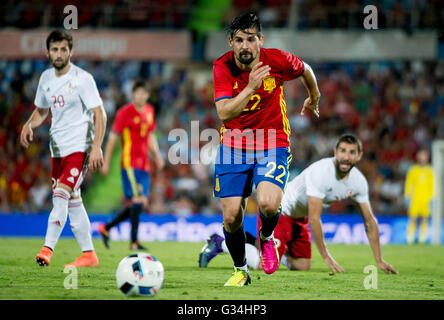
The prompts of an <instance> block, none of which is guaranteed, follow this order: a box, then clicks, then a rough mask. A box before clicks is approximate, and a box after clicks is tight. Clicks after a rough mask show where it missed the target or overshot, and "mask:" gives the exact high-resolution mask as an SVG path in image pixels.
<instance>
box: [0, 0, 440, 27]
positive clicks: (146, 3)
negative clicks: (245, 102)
mask: <svg viewBox="0 0 444 320" xmlns="http://www.w3.org/2000/svg"><path fill="white" fill-rule="evenodd" d="M297 2H298V10H299V14H297V16H296V17H295V20H292V19H291V17H290V12H294V11H293V10H290V7H291V0H261V1H259V0H212V1H208V0H156V1H153V0H100V1H99V0H88V1H87V6H85V2H84V1H81V0H72V1H69V4H71V5H74V6H76V7H79V8H81V10H79V25H81V26H83V27H92V28H116V27H118V28H170V29H171V28H173V29H183V28H188V27H193V26H198V25H199V24H195V23H194V22H195V20H196V19H197V20H198V19H200V18H203V19H205V18H208V20H206V21H205V26H204V27H208V24H211V25H212V26H215V27H219V28H220V27H221V26H222V25H225V23H226V22H228V21H231V19H232V18H233V17H234V16H235V15H237V14H238V13H239V12H240V11H242V10H247V9H252V10H256V11H257V12H259V13H260V18H261V21H262V23H263V27H265V28H268V27H274V28H280V27H289V24H291V23H294V25H293V26H292V27H295V28H298V29H308V28H310V29H313V28H321V29H322V28H328V29H331V28H349V29H350V28H361V26H362V21H363V16H364V14H363V12H362V8H363V7H364V6H365V5H376V6H377V7H378V8H381V9H382V10H380V12H379V13H378V24H379V27H380V28H400V29H404V30H407V31H412V30H418V29H430V28H433V29H436V28H438V29H441V30H442V29H443V27H444V25H443V21H444V17H443V14H444V13H443V9H444V4H443V2H442V1H440V0H430V1H426V0H379V1H370V0H300V1H297ZM65 5H66V3H63V2H62V1H58V0H45V1H43V0H29V1H15V0H7V1H2V3H1V4H0V27H17V28H24V29H27V28H37V27H48V28H51V27H57V26H59V25H60V22H61V20H63V17H64V16H63V8H64V7H65ZM221 9H222V10H221ZM292 21H294V22H292Z"/></svg>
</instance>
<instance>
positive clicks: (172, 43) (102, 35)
mask: <svg viewBox="0 0 444 320" xmlns="http://www.w3.org/2000/svg"><path fill="white" fill-rule="evenodd" d="M72 35H73V39H74V45H73V47H74V56H73V58H74V60H75V59H77V58H79V59H94V60H103V59H118V60H132V59H139V60H143V61H146V60H182V59H189V58H190V57H191V35H190V33H189V32H188V31H175V32H171V31H159V32H144V31H112V32H109V31H96V30H94V31H93V30H89V31H76V30H73V31H72ZM47 36H48V31H47V30H38V31H16V30H1V31H0V42H1V43H7V44H8V45H7V46H1V47H0V58H6V59H29V58H33V59H45V57H46V37H47Z"/></svg>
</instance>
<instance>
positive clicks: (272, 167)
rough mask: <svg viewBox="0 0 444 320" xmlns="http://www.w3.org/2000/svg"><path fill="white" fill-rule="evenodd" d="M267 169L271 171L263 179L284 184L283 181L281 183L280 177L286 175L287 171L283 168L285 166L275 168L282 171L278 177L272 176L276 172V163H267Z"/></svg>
mask: <svg viewBox="0 0 444 320" xmlns="http://www.w3.org/2000/svg"><path fill="white" fill-rule="evenodd" d="M269 167H271V169H270V170H268V171H267V173H266V174H265V177H267V178H271V179H275V180H276V181H278V182H279V183H281V184H285V183H284V181H282V177H284V176H285V174H286V173H287V169H286V168H285V166H283V165H282V164H280V165H278V166H277V170H282V172H281V173H280V174H279V175H273V174H274V172H275V171H276V162H269V163H267V168H269Z"/></svg>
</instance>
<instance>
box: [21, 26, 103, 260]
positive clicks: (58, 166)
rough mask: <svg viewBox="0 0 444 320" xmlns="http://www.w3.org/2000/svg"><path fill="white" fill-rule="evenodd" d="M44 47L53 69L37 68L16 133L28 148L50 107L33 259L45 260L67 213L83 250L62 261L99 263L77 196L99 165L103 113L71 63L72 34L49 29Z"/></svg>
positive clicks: (85, 77) (92, 88)
mask: <svg viewBox="0 0 444 320" xmlns="http://www.w3.org/2000/svg"><path fill="white" fill-rule="evenodd" d="M46 48H47V50H48V51H47V56H48V58H49V60H50V62H51V63H52V65H53V66H54V68H50V69H47V70H45V71H44V72H43V73H42V75H41V77H40V81H39V84H38V88H37V94H36V97H35V101H34V104H35V106H36V107H37V108H35V110H34V111H33V113H32V114H31V116H30V118H29V119H28V121H27V122H26V123H25V124H24V125H23V129H22V132H21V136H20V141H21V144H22V145H23V146H24V147H25V148H27V147H28V146H29V144H30V142H31V141H32V140H33V129H35V128H36V127H38V126H40V125H41V124H42V123H43V121H44V120H45V119H46V117H47V116H48V114H49V111H50V110H51V115H52V120H51V129H50V132H49V137H50V150H51V157H52V181H53V198H52V202H53V209H52V211H51V213H50V215H49V219H48V227H47V230H46V237H45V243H44V246H43V248H42V249H41V251H40V253H39V254H37V256H36V262H37V263H38V264H39V265H41V266H45V265H46V266H47V265H49V263H50V260H51V256H52V253H53V250H54V247H55V245H56V244H57V241H58V240H59V237H60V234H61V232H62V230H63V227H64V226H65V223H66V220H67V217H68V215H69V220H70V226H71V229H72V231H73V233H74V236H75V238H76V240H77V242H78V244H79V246H80V249H81V250H82V255H81V256H80V257H79V258H78V259H77V260H75V261H74V262H72V263H70V264H68V265H65V266H75V267H87V266H98V264H99V260H98V258H97V255H96V253H95V251H94V246H93V243H92V239H91V230H90V228H91V227H90V221H89V218H88V215H87V213H86V210H85V208H84V206H83V203H82V198H81V197H80V185H81V183H82V181H83V179H84V177H85V175H86V173H87V171H88V169H92V170H97V169H99V168H100V167H101V166H102V164H103V156H102V150H101V146H102V141H103V136H104V133H105V127H106V114H105V111H104V109H103V107H102V106H103V103H102V99H101V98H100V95H99V92H98V90H97V86H96V83H95V81H94V79H93V77H92V76H91V74H89V73H88V72H86V71H85V70H82V69H81V68H79V67H77V66H75V65H74V64H72V63H71V62H70V59H71V57H72V37H71V35H70V34H69V33H67V32H66V31H53V32H51V34H50V35H49V36H48V38H47V39H46Z"/></svg>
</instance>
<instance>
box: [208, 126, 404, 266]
mask: <svg viewBox="0 0 444 320" xmlns="http://www.w3.org/2000/svg"><path fill="white" fill-rule="evenodd" d="M362 154H363V152H362V145H361V142H360V141H359V139H357V138H356V137H355V136H354V135H351V134H345V135H343V136H341V137H340V138H339V139H338V141H337V143H336V147H335V149H334V155H335V156H334V157H332V158H324V159H321V160H319V161H316V162H315V163H313V164H311V165H310V166H309V167H308V168H306V169H305V170H304V171H302V173H301V174H300V175H298V176H297V177H296V178H294V179H293V180H292V181H290V182H289V183H288V185H287V188H286V190H285V193H284V197H283V199H282V202H281V205H282V215H281V217H280V219H279V223H278V225H277V227H276V229H275V230H274V238H275V240H276V241H277V245H278V251H279V258H280V260H281V262H282V263H283V264H285V265H286V266H287V267H288V268H289V269H290V270H309V269H310V265H311V234H310V230H309V227H308V225H309V224H310V227H311V232H312V233H313V238H314V241H315V243H316V246H317V248H318V250H319V252H320V254H321V256H322V258H323V259H324V261H325V263H326V264H327V265H328V266H329V268H330V269H331V270H333V271H334V272H344V269H342V267H341V266H340V265H339V264H338V263H337V262H336V261H335V260H334V259H333V257H332V256H331V255H330V253H329V252H328V250H327V246H326V244H325V239H324V233H323V231H322V225H321V218H320V217H321V213H322V209H323V208H326V207H328V206H329V205H331V204H332V203H333V202H336V201H342V200H345V199H347V198H350V199H352V200H354V201H355V202H356V203H357V205H358V208H359V211H360V213H361V215H362V218H363V219H364V224H365V230H366V232H367V237H368V239H369V243H370V246H371V248H372V251H373V255H374V257H375V260H376V262H377V263H378V266H379V267H380V268H381V269H382V270H383V271H384V272H386V273H398V272H397V271H396V270H395V269H394V268H393V267H392V266H391V265H390V264H388V263H387V262H385V261H384V260H383V259H382V255H381V248H380V242H379V229H378V223H377V221H376V218H375V216H374V215H373V212H372V208H371V206H370V202H369V198H368V183H367V180H366V178H365V177H364V175H363V174H362V173H361V172H360V171H359V170H358V169H357V168H355V167H354V166H355V164H356V163H357V162H358V161H359V160H360V159H361V157H362ZM259 228H260V220H259V219H258V230H259ZM223 241H224V240H223V238H222V237H220V236H218V235H212V236H211V237H210V239H209V240H208V242H207V244H206V245H205V246H204V248H203V250H202V252H201V254H200V256H199V266H201V267H205V266H206V265H207V264H208V262H209V261H210V260H211V259H212V258H214V256H216V255H217V254H218V253H219V252H222V251H223V247H224V246H223ZM259 248H260V246H259ZM254 249H255V248H254V247H253V246H251V245H250V246H249V247H248V251H249V254H247V263H248V265H249V266H252V267H255V268H260V259H259V251H258V250H254ZM248 260H250V261H248Z"/></svg>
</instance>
